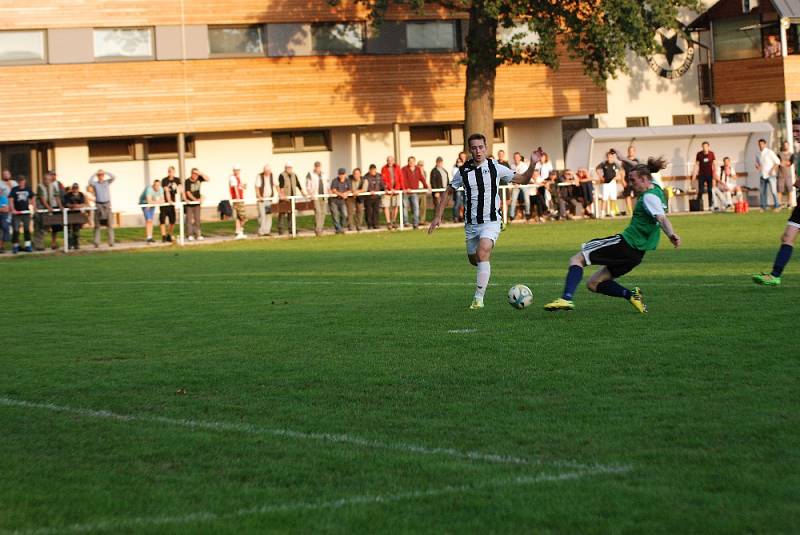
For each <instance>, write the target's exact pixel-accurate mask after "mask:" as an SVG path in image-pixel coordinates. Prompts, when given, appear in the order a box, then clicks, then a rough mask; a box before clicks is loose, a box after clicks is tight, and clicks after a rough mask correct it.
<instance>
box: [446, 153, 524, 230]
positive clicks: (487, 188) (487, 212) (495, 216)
mask: <svg viewBox="0 0 800 535" xmlns="http://www.w3.org/2000/svg"><path fill="white" fill-rule="evenodd" d="M512 178H514V171H512V170H511V169H509V168H508V167H506V166H505V165H500V164H498V163H497V162H495V161H494V160H490V159H488V158H487V159H486V160H484V161H483V163H482V164H481V165H479V166H477V165H475V162H473V161H472V160H470V161H468V162H467V163H465V164H464V165H463V166H462V167H459V168H458V173H454V174H453V180H451V181H450V187H451V188H453V189H458V188H460V187H462V186H463V187H464V223H466V224H472V225H480V224H483V223H487V222H489V221H500V218H501V216H500V182H510V181H511V179H512Z"/></svg>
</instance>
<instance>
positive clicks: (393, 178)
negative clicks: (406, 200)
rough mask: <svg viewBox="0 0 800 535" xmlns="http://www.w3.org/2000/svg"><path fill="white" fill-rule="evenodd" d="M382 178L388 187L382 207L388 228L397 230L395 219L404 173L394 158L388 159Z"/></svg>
mask: <svg viewBox="0 0 800 535" xmlns="http://www.w3.org/2000/svg"><path fill="white" fill-rule="evenodd" d="M381 178H383V184H384V186H385V187H386V190H385V193H384V194H383V198H382V199H381V205H382V206H383V213H384V215H385V216H386V226H387V227H388V228H389V230H392V229H395V228H397V225H395V223H394V219H395V218H396V217H397V193H398V192H399V191H400V190H402V189H403V172H402V170H401V169H400V166H399V165H397V164H396V163H395V161H394V156H387V157H386V165H384V166H383V167H382V168H381Z"/></svg>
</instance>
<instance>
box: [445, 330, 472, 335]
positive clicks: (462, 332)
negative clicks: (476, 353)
mask: <svg viewBox="0 0 800 535" xmlns="http://www.w3.org/2000/svg"><path fill="white" fill-rule="evenodd" d="M447 332H448V333H449V334H469V333H476V332H478V329H450V330H449V331H447Z"/></svg>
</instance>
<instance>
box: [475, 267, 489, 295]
mask: <svg viewBox="0 0 800 535" xmlns="http://www.w3.org/2000/svg"><path fill="white" fill-rule="evenodd" d="M491 274H492V266H491V264H489V262H478V282H477V285H476V286H475V299H483V295H484V294H485V293H486V287H487V286H488V285H489V276H490V275H491Z"/></svg>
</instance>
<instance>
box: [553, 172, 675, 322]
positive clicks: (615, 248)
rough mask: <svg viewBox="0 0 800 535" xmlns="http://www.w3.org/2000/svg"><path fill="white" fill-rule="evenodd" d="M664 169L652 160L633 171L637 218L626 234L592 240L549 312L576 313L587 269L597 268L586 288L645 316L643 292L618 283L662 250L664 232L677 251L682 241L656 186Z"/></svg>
mask: <svg viewBox="0 0 800 535" xmlns="http://www.w3.org/2000/svg"><path fill="white" fill-rule="evenodd" d="M663 168H664V160H663V159H654V158H650V160H648V163H647V164H640V165H637V166H636V167H634V168H633V169H632V170H631V171H630V175H629V176H630V179H631V185H632V187H633V190H634V191H635V192H636V194H637V195H638V196H639V198H638V199H637V200H636V206H635V208H634V209H633V217H632V218H631V222H630V224H629V225H628V227H627V228H626V229H625V230H624V231H623V232H622V234H615V235H614V236H609V237H607V238H598V239H594V240H590V241H588V242H586V243H584V244H583V246H582V247H581V250H580V252H578V253H577V254H576V255H575V256H573V257H572V258H571V259H570V264H569V270H568V271H567V280H566V283H565V285H564V293H563V294H562V295H561V297H560V298H558V299H556V300H555V301H553V302H551V303H548V304H546V305H545V306H544V309H545V310H551V311H555V310H572V309H573V308H575V305H574V304H573V303H572V296H573V295H574V294H575V290H576V289H577V287H578V284H580V282H581V279H582V278H583V268H585V267H586V266H588V265H591V264H596V265H601V266H603V268H602V269H599V270H597V271H596V272H595V274H594V275H592V276H591V278H590V279H589V281H588V282H587V283H586V286H587V287H588V288H589V290H591V291H593V292H598V293H601V294H604V295H608V296H611V297H621V298H623V299H626V300H628V301H629V302H630V303H631V305H633V307H634V308H635V309H636V310H637V311H639V312H641V313H642V314H644V313H645V312H647V306H645V304H644V301H643V299H642V292H641V290H640V289H639V288H638V287H636V288H634V289H633V290H629V289H627V288H625V287H624V286H621V285H620V284H619V283H618V282H617V281H616V280H615V279H617V278H619V277H621V276H622V275H624V274H626V273H628V272H629V271H631V270H632V269H633V268H635V267H636V266H638V265H639V264H640V263H641V261H642V258H644V253H645V252H646V251H652V250H654V249H655V248H656V247H658V240H659V237H660V232H661V231H663V232H664V234H666V235H667V237H668V238H669V241H670V242H672V245H674V246H675V247H678V246H680V244H681V239H680V237H679V236H678V235H677V234H675V232H674V231H673V230H672V223H670V221H669V219H668V218H667V214H666V211H667V200H666V198H665V197H664V192H663V191H662V190H661V188H660V187H659V186H658V185H656V184H654V183H653V177H652V173H654V172H657V171H659V170H661V169H663Z"/></svg>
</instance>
